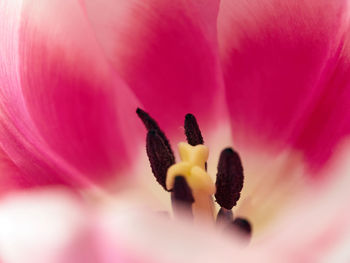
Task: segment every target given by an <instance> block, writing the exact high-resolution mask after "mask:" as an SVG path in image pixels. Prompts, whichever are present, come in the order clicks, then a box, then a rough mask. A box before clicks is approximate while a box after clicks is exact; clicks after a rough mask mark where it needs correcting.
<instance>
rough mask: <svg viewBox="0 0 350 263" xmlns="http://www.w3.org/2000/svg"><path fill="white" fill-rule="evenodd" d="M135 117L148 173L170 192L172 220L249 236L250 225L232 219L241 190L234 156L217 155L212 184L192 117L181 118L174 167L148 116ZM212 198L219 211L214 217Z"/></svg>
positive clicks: (140, 113)
mask: <svg viewBox="0 0 350 263" xmlns="http://www.w3.org/2000/svg"><path fill="white" fill-rule="evenodd" d="M136 113H137V114H138V116H139V118H140V119H141V120H142V122H143V123H144V125H145V127H146V129H147V131H148V133H147V139H146V150H147V155H148V159H149V161H150V164H151V168H152V172H153V174H154V176H155V178H156V180H157V181H158V183H159V184H160V185H161V186H162V187H163V188H164V189H165V190H166V191H169V192H171V200H172V207H173V213H174V216H180V215H181V216H182V215H183V214H186V215H187V216H190V217H193V219H194V221H196V222H200V221H207V222H214V221H215V219H216V222H217V224H218V225H221V226H225V227H224V229H229V228H233V229H236V230H238V231H239V232H241V233H242V234H243V235H244V236H245V237H250V236H251V231H252V229H251V225H250V223H249V221H248V220H247V219H244V218H235V219H234V217H233V213H232V208H233V207H234V206H235V205H236V203H237V201H238V200H239V198H240V193H241V190H242V188H243V181H244V176H243V167H242V164H241V159H240V157H239V155H238V153H237V152H235V151H234V150H233V149H232V148H226V149H224V150H223V151H222V152H221V155H220V159H219V163H218V171H217V175H216V183H215V185H214V183H213V181H212V179H211V177H210V176H209V174H208V173H207V160H208V155H209V149H208V147H206V146H205V145H204V140H203V137H202V134H201V131H200V129H199V126H198V123H197V120H196V118H195V117H194V116H193V115H192V114H187V115H186V117H185V124H184V127H185V135H186V139H187V143H185V142H181V143H179V145H178V148H179V154H180V158H181V161H180V162H177V163H175V156H174V153H173V150H172V148H171V145H170V143H169V140H168V139H167V137H166V136H165V134H164V132H163V131H162V130H161V129H160V128H159V125H158V124H157V122H156V121H155V120H154V119H153V118H151V117H150V115H149V114H148V113H146V112H145V111H143V110H141V109H139V108H138V109H137V110H136ZM213 195H215V201H216V202H217V203H218V204H219V206H220V207H221V208H220V210H219V212H218V213H217V216H215V209H214V201H213Z"/></svg>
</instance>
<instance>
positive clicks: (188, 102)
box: [85, 0, 223, 134]
mask: <svg viewBox="0 0 350 263" xmlns="http://www.w3.org/2000/svg"><path fill="white" fill-rule="evenodd" d="M218 3H219V1H217V0H215V1H208V0H200V1H193V0H190V1H188V0H186V1H185V0H182V1H177V2H176V3H174V2H172V1H160V0H146V1H145V0H132V1H130V0H118V1H114V0H113V1H111V0H103V1H91V0H85V5H86V10H87V14H88V16H89V18H90V20H91V23H92V26H93V27H94V29H95V32H96V37H97V39H98V40H99V42H100V43H101V46H102V47H103V48H104V51H105V54H106V57H107V58H108V59H109V60H110V62H111V64H112V65H113V67H114V68H115V69H117V70H118V71H119V72H120V74H121V75H122V77H123V78H124V79H125V80H126V82H127V83H128V84H129V86H130V88H131V89H132V90H133V91H134V93H135V94H136V96H137V98H138V99H139V100H140V102H141V103H142V104H143V105H142V106H143V107H144V108H145V110H147V111H149V112H150V113H151V115H153V116H154V117H155V118H156V119H157V120H158V121H159V123H160V125H161V126H162V127H166V128H168V129H166V130H167V132H168V133H169V132H174V131H175V132H176V133H178V134H180V133H182V131H181V129H179V128H178V127H179V126H181V125H182V123H183V118H184V115H185V114H186V113H188V112H192V113H194V114H196V115H197V116H199V119H200V122H201V124H202V125H204V123H205V122H206V121H208V120H209V119H210V117H213V116H215V117H217V114H218V112H217V111H216V108H218V105H217V104H216V103H221V104H222V102H221V101H220V102H219V101H218V99H217V94H220V93H222V87H223V86H222V78H221V72H220V67H219V61H218V56H217V41H216V18H217V12H218ZM219 106H220V105H219ZM212 126H214V124H213V123H212Z"/></svg>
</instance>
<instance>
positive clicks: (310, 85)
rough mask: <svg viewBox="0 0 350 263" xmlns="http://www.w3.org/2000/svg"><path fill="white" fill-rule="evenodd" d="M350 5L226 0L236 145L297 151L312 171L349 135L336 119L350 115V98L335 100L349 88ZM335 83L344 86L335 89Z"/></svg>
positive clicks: (223, 32)
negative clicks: (345, 53) (348, 36)
mask: <svg viewBox="0 0 350 263" xmlns="http://www.w3.org/2000/svg"><path fill="white" fill-rule="evenodd" d="M347 7H348V6H347V2H346V1H344V0H336V1H332V2H329V1H325V0H321V1H319V0H317V1H296V2H288V1H279V0H274V1H229V0H224V1H222V2H221V9H220V13H219V25H218V28H219V45H220V53H221V59H222V63H223V71H224V78H225V84H226V92H227V102H228V104H229V109H230V113H231V119H232V128H233V136H234V138H236V140H235V141H236V142H237V143H238V144H239V143H242V144H244V143H245V144H250V143H252V142H254V143H256V141H260V142H265V143H268V145H269V147H270V148H273V147H274V146H275V147H276V148H279V149H281V147H282V148H283V147H285V146H286V145H287V144H288V145H292V146H294V147H297V148H298V149H300V150H301V151H302V152H303V153H304V154H305V156H306V159H307V160H308V161H309V163H310V165H311V166H317V165H320V164H322V163H324V161H325V160H326V159H327V158H328V156H329V154H330V152H331V150H332V149H333V147H334V145H335V144H336V142H338V141H339V140H340V139H341V138H342V137H343V135H344V132H343V130H342V128H343V124H342V123H341V122H338V121H339V119H338V120H336V119H335V118H334V117H332V119H333V120H331V116H335V115H337V113H336V112H339V110H340V109H346V108H347V111H349V108H348V106H347V105H348V101H349V100H347V101H345V98H344V99H340V100H335V96H340V94H344V95H346V94H347V93H348V91H347V89H348V88H349V86H348V83H349V78H345V73H342V71H343V70H345V68H346V67H344V66H343V65H342V63H344V59H341V58H339V54H340V50H341V48H342V46H341V45H342V42H343V38H344V34H345V29H346V27H347V23H348V20H347V13H346V10H347ZM338 74H340V75H341V76H338ZM330 76H332V78H333V79H334V80H335V81H332V80H330V79H329V78H330ZM337 79H339V80H337ZM337 81H340V82H342V85H341V87H334V86H333V84H335V83H337ZM332 82H333V84H332ZM337 84H338V83H337ZM335 89H339V91H340V90H341V92H339V93H338V94H336V93H337V92H335ZM331 94H333V99H330V98H329V95H331ZM324 99H327V100H324ZM325 103H326V104H328V106H327V108H328V113H327V114H326V115H325V116H324V118H325V122H323V123H321V122H322V117H321V115H322V108H323V109H325V108H324V106H325ZM337 103H340V105H336V104H337ZM322 104H323V105H324V106H322ZM315 107H316V108H315ZM336 108H338V109H336ZM334 110H335V111H334ZM323 111H324V110H323ZM347 111H346V113H345V115H344V117H345V119H346V121H347V122H349V117H350V116H348V115H349V114H348V113H347ZM320 134H321V136H319V135H320ZM329 137H331V142H330V141H328V140H327V138H329Z"/></svg>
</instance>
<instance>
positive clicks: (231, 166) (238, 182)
mask: <svg viewBox="0 0 350 263" xmlns="http://www.w3.org/2000/svg"><path fill="white" fill-rule="evenodd" d="M243 180H244V177H243V167H242V163H241V159H240V158H239V155H238V154H237V153H236V152H235V151H233V150H232V148H226V149H225V150H223V151H222V152H221V155H220V160H219V165H218V173H217V175H216V193H215V197H216V202H217V203H218V204H219V205H220V206H221V207H223V208H226V209H228V210H230V209H232V207H233V206H235V205H236V203H237V201H238V200H239V198H240V195H241V194H240V193H241V190H242V188H243Z"/></svg>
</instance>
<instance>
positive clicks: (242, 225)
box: [228, 218, 252, 239]
mask: <svg viewBox="0 0 350 263" xmlns="http://www.w3.org/2000/svg"><path fill="white" fill-rule="evenodd" d="M228 227H229V228H231V229H234V230H238V231H239V232H240V233H241V234H242V235H244V236H245V237H247V238H249V239H250V238H251V234H252V226H251V224H250V223H249V221H248V220H247V219H244V218H236V219H235V220H234V221H233V222H232V223H231V224H230V226H228Z"/></svg>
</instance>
